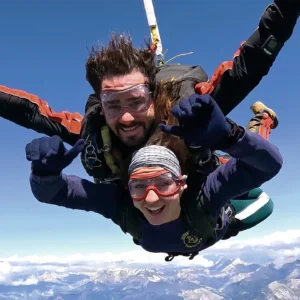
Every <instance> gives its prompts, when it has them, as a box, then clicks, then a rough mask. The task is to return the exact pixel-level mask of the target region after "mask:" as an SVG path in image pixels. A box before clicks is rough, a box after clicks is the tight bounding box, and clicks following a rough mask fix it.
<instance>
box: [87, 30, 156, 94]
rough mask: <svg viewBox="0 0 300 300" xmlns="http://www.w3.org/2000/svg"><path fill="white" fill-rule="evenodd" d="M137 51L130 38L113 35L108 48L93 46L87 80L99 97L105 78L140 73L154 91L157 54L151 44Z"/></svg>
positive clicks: (88, 64) (88, 61) (88, 63)
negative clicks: (134, 72) (133, 72)
mask: <svg viewBox="0 0 300 300" xmlns="http://www.w3.org/2000/svg"><path fill="white" fill-rule="evenodd" d="M145 44H146V47H144V48H140V49H137V48H136V47H134V46H133V44H132V40H131V38H130V36H129V35H128V36H125V35H120V34H116V33H112V34H111V37H110V40H109V43H108V45H107V46H103V45H102V46H93V47H92V49H91V51H90V55H89V58H88V60H87V62H86V79H87V81H88V82H89V83H90V85H91V86H92V88H93V89H94V91H95V93H96V94H97V95H99V94H100V92H101V84H102V81H103V79H104V78H109V77H113V76H122V75H127V74H129V73H131V72H132V71H140V72H141V73H142V74H144V75H145V77H146V78H147V80H148V83H149V85H150V88H151V90H152V91H153V90H154V87H155V85H154V83H155V74H156V65H155V52H153V51H152V50H151V47H150V43H147V42H145Z"/></svg>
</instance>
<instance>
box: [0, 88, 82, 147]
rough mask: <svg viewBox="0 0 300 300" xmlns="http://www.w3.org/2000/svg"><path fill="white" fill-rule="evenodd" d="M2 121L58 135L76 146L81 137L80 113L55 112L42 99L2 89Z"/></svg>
mask: <svg viewBox="0 0 300 300" xmlns="http://www.w3.org/2000/svg"><path fill="white" fill-rule="evenodd" d="M0 117H2V118H4V119H7V120H9V121H12V122H14V123H16V124H18V125H20V126H23V127H25V128H28V129H32V130H34V131H36V132H38V133H43V134H46V135H48V136H53V135H58V136H60V137H61V138H62V140H63V141H64V142H66V143H68V144H70V145H72V146H73V145H74V144H75V143H76V141H77V140H78V139H79V137H80V129H81V121H82V116H81V115H80V114H79V113H70V112H66V111H61V112H55V111H53V110H52V109H51V108H50V107H49V105H48V103H47V102H45V101H43V100H41V99H40V98H39V97H38V96H36V95H33V94H29V93H26V92H24V91H21V90H15V89H10V88H8V87H6V86H1V85H0Z"/></svg>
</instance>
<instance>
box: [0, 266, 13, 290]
mask: <svg viewBox="0 0 300 300" xmlns="http://www.w3.org/2000/svg"><path fill="white" fill-rule="evenodd" d="M11 272H12V267H11V265H10V264H9V263H8V262H6V261H2V262H0V284H10V283H11Z"/></svg>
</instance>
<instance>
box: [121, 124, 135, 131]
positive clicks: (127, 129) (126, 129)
mask: <svg viewBox="0 0 300 300" xmlns="http://www.w3.org/2000/svg"><path fill="white" fill-rule="evenodd" d="M139 126H140V125H135V126H131V127H123V126H122V127H121V128H120V129H122V130H124V131H132V130H134V129H136V128H138V127H139Z"/></svg>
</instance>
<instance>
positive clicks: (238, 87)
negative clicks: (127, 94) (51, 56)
mask: <svg viewBox="0 0 300 300" xmlns="http://www.w3.org/2000/svg"><path fill="white" fill-rule="evenodd" d="M299 11H300V1H299V0H295V1H294V0H275V1H274V3H273V4H271V5H269V6H268V7H267V8H266V10H265V11H264V14H263V16H262V18H261V20H260V22H259V26H258V28H257V30H256V31H255V32H254V33H253V35H251V36H250V38H249V39H248V40H247V41H246V42H245V43H243V44H242V45H241V47H240V48H239V49H238V51H237V52H236V53H235V55H234V58H233V60H232V61H230V62H225V63H222V64H221V65H220V66H219V67H218V69H217V70H216V72H215V74H214V75H213V76H212V79H211V80H210V82H205V81H207V80H205V74H204V76H203V80H202V82H198V83H197V84H196V85H195V83H196V82H193V80H194V79H193V77H192V80H191V81H189V80H190V79H191V78H190V77H189V76H187V77H186V80H184V83H187V84H189V85H190V88H191V87H192V90H194V88H195V90H196V92H197V93H199V94H206V93H210V94H211V95H212V96H213V97H214V99H215V100H216V102H217V103H218V105H219V106H220V108H221V109H222V111H223V112H224V114H225V115H226V114H228V113H229V112H230V111H231V110H232V109H233V108H234V107H235V106H236V105H237V104H238V103H240V102H241V101H242V100H243V99H244V98H245V97H246V96H247V95H248V94H249V93H250V91H251V90H252V89H253V88H255V87H256V86H257V85H258V83H259V82H260V80H261V78H262V77H263V76H265V75H266V74H267V73H268V71H269V69H270V67H271V66H272V64H273V62H274V61H275V58H276V57H277V55H278V53H279V51H280V50H281V49H282V47H283V45H284V43H285V42H286V41H287V40H288V39H289V38H290V36H291V34H292V32H293V29H294V26H295V24H296V21H297V18H298V16H299ZM124 53H126V55H124ZM108 58H109V59H108ZM134 60H136V61H134ZM116 62H118V63H116ZM127 63H133V64H136V65H135V66H134V67H135V68H137V69H138V70H139V72H136V73H135V75H133V72H132V71H133V68H132V65H126V64H127ZM86 67H87V80H88V81H89V83H90V84H91V86H92V87H93V89H94V91H95V94H94V95H91V96H90V98H89V100H88V103H87V106H86V118H85V120H84V121H83V123H82V116H80V115H79V114H77V113H75V114H71V113H68V112H60V113H55V112H53V111H52V110H51V108H49V106H48V105H47V103H45V102H43V101H42V100H40V99H39V98H38V97H37V96H34V95H30V94H27V93H24V92H22V91H16V90H11V89H9V88H6V87H1V88H0V107H1V109H0V114H1V115H2V116H3V117H4V118H7V119H9V120H11V121H13V122H16V123H17V124H19V125H22V126H24V127H27V128H31V129H34V130H35V131H37V132H39V133H45V134H47V135H59V136H61V137H62V139H63V140H64V141H65V142H67V143H69V144H71V145H74V143H75V142H76V141H77V140H78V138H79V136H80V130H81V136H82V137H84V138H85V139H86V142H87V143H86V149H85V154H84V155H83V157H82V162H83V164H84V166H85V169H86V170H87V172H88V173H89V174H90V175H91V176H93V177H94V178H95V179H96V181H103V180H104V181H105V180H111V179H114V178H118V166H116V164H115V162H114V160H113V156H114V154H113V153H112V149H113V150H114V152H119V153H120V152H123V151H125V152H126V151H127V150H128V149H126V148H128V146H129V148H130V147H131V146H136V147H137V146H138V144H139V142H142V139H141V137H142V135H143V133H146V132H147V130H148V129H151V119H154V115H153V114H151V112H150V115H147V116H146V119H143V120H142V119H140V118H137V119H133V118H132V116H129V115H128V114H124V115H123V116H122V118H121V121H118V122H114V121H109V120H107V118H106V116H105V114H104V117H105V118H100V117H99V114H98V112H99V110H98V109H99V108H100V101H99V97H100V92H101V91H102V90H103V89H104V90H113V89H114V88H115V89H116V90H120V89H122V88H128V87H130V86H133V85H134V83H137V82H141V79H142V77H140V78H139V76H141V74H139V73H142V74H143V75H144V79H146V80H147V81H148V82H149V84H150V91H151V93H152V94H151V95H153V93H154V92H155V89H154V85H155V84H156V82H155V80H154V76H155V74H156V67H155V62H154V53H153V52H152V51H150V47H146V49H140V50H139V49H135V48H134V47H133V46H132V43H131V41H130V40H128V39H126V38H118V37H116V36H113V37H112V39H111V41H110V43H109V45H108V46H107V47H104V48H102V49H100V50H99V51H98V50H97V49H93V51H92V53H91V56H90V58H89V59H88V62H87V66H86ZM127 67H129V68H127ZM122 68H123V69H122ZM126 68H127V69H126ZM141 70H142V72H141ZM129 73H131V75H130V76H131V78H127V79H125V78H123V79H122V76H123V75H124V74H126V76H127V74H129ZM159 74H160V73H157V74H156V78H157V79H159V80H160V79H161V78H159V76H158V75H159ZM170 75H171V77H172V74H170ZM126 76H125V77H126ZM128 76H129V75H128ZM135 76H136V78H134V77H135ZM106 77H107V78H110V79H107V78H106ZM113 77H117V78H118V79H117V80H119V82H118V81H117V82H116V81H115V79H114V78H113ZM103 78H106V79H105V80H110V82H108V83H105V82H104V84H103V81H102V79H103ZM122 80H124V82H123V83H122V82H121V81H122ZM126 80H127V82H126ZM130 80H132V82H131V83H130ZM159 80H156V81H159ZM189 91H190V90H189ZM190 94H191V93H189V94H186V95H184V96H189V95H190ZM179 95H180V96H182V94H181V93H179ZM181 98H182V97H181ZM149 109H150V110H151V109H152V110H153V106H150V107H149ZM102 113H103V112H102ZM106 122H107V125H108V127H107V126H106ZM132 126H133V127H134V126H137V127H136V128H133V127H132ZM134 132H137V133H138V140H137V141H135V138H134V137H133V136H134V134H133V133H134ZM100 133H101V134H100ZM146 136H147V134H145V138H146ZM124 142H125V143H124ZM127 142H129V144H126V143H127ZM131 150H132V149H131ZM131 150H130V151H131ZM115 155H116V153H115Z"/></svg>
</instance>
